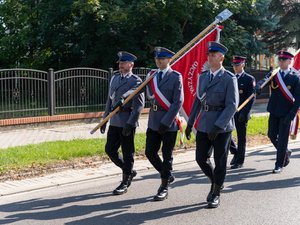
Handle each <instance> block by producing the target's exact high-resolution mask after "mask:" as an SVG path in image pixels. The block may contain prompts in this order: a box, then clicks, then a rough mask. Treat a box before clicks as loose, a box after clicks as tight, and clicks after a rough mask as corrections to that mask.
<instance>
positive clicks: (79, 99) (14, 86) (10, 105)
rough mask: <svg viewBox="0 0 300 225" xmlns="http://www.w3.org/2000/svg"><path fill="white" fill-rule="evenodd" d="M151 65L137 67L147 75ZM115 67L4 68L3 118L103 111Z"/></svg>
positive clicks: (0, 79) (0, 84) (0, 77)
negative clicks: (104, 68) (61, 68)
mask: <svg viewBox="0 0 300 225" xmlns="http://www.w3.org/2000/svg"><path fill="white" fill-rule="evenodd" d="M149 70H150V69H149V68H134V71H133V72H134V73H135V74H137V75H139V76H140V77H141V78H142V79H145V77H146V74H147V73H148V71H149ZM112 73H113V70H112V69H109V70H102V69H95V68H70V69H65V70H60V71H53V69H49V70H48V71H40V70H31V69H2V70H0V119H7V118H19V117H30V116H45V115H59V114H69V113H82V112H99V111H103V110H104V108H105V103H106V99H107V93H108V85H109V80H110V77H111V74H112Z"/></svg>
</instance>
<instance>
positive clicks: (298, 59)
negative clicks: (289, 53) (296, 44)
mask: <svg viewBox="0 0 300 225" xmlns="http://www.w3.org/2000/svg"><path fill="white" fill-rule="evenodd" d="M293 67H294V68H295V69H296V70H300V49H298V51H297V53H296V55H295V57H294V65H293Z"/></svg>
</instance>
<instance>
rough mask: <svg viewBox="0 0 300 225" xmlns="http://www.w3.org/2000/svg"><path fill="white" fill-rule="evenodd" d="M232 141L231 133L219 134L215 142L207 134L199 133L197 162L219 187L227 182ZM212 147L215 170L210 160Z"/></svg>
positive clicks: (197, 138) (197, 137)
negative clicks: (227, 164) (228, 159)
mask: <svg viewBox="0 0 300 225" xmlns="http://www.w3.org/2000/svg"><path fill="white" fill-rule="evenodd" d="M230 140H231V132H226V133H220V134H218V136H217V138H216V139H215V140H214V141H210V140H209V139H208V135H207V133H204V132H200V131H198V132H197V136H196V161H197V163H198V165H199V166H200V168H201V169H202V171H203V173H204V174H205V175H206V176H208V178H209V179H210V180H211V182H212V183H215V184H217V185H219V186H222V184H223V183H224V180H225V175H226V163H227V156H228V149H229V144H230ZM212 146H213V148H214V150H213V151H214V161H215V168H214V169H213V167H212V164H211V161H210V159H209V156H210V150H211V147H212Z"/></svg>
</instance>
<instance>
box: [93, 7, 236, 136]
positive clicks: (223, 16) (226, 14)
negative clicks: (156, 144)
mask: <svg viewBox="0 0 300 225" xmlns="http://www.w3.org/2000/svg"><path fill="white" fill-rule="evenodd" d="M231 15H232V13H231V12H230V11H229V10H228V9H225V10H223V11H222V12H221V13H219V14H218V15H217V16H216V18H215V21H214V22H212V23H211V24H210V25H209V26H208V27H206V28H205V29H204V30H203V31H202V32H201V33H199V34H198V35H197V36H196V37H194V38H193V39H192V40H191V41H190V42H189V43H187V44H186V45H185V46H184V47H183V48H182V49H180V50H179V51H178V52H177V53H176V54H175V55H174V56H173V57H172V59H171V61H174V60H175V59H176V58H178V57H180V56H181V55H182V54H183V53H184V52H186V51H187V50H189V49H190V48H191V47H192V46H193V45H194V44H195V43H196V42H197V41H198V40H199V39H200V38H202V37H203V36H204V35H205V34H206V33H207V32H209V31H210V30H211V29H212V28H214V27H215V26H216V25H217V24H218V23H220V22H223V21H224V20H227V19H228V18H229V17H230V16H231ZM154 75H155V73H153V74H152V75H150V76H149V77H148V78H147V79H146V80H145V81H144V82H143V83H141V84H140V86H138V88H137V89H136V90H135V91H134V92H132V93H131V94H130V95H129V96H128V97H127V98H126V99H125V100H124V103H123V105H126V104H127V103H128V102H129V101H130V100H131V99H132V98H133V97H134V96H135V95H137V94H138V93H139V92H140V91H142V89H143V88H144V87H145V86H146V85H147V84H148V83H149V82H150V81H151V80H152V79H153V77H154ZM119 110H120V106H119V107H117V108H116V109H115V110H114V111H112V112H111V113H110V114H109V115H108V116H107V117H105V118H104V119H103V120H102V121H101V122H100V123H99V124H98V125H97V126H96V127H94V129H93V130H91V131H90V134H94V133H95V132H96V131H97V130H98V129H99V128H100V127H101V126H103V125H104V124H105V123H107V122H108V120H109V119H110V118H111V117H113V116H114V115H115V114H116V113H117V112H118V111H119Z"/></svg>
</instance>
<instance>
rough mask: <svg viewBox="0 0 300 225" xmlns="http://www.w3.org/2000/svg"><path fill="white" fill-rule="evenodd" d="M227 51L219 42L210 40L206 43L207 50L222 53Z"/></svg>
mask: <svg viewBox="0 0 300 225" xmlns="http://www.w3.org/2000/svg"><path fill="white" fill-rule="evenodd" d="M227 51H228V49H227V48H226V47H225V46H224V45H222V44H221V43H219V42H216V41H211V42H209V43H208V52H221V53H222V54H223V55H225V53H226V52H227Z"/></svg>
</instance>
